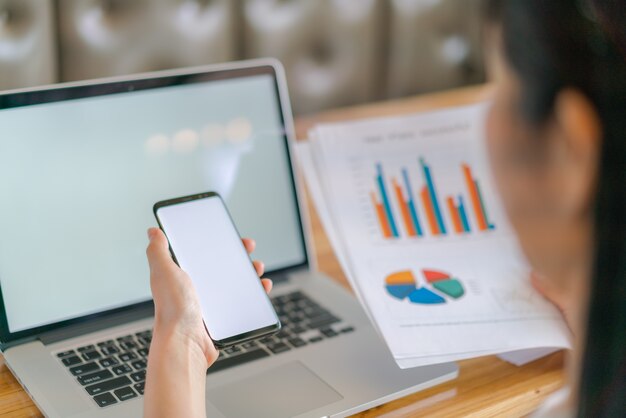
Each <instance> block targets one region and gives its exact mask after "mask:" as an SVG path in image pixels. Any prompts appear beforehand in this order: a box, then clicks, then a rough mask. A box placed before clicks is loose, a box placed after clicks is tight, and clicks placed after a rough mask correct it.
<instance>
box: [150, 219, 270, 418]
mask: <svg viewBox="0 0 626 418" xmlns="http://www.w3.org/2000/svg"><path fill="white" fill-rule="evenodd" d="M148 237H149V239H150V244H149V245H148V249H147V250H146V253H147V255H148V263H149V264H150V287H151V289H152V297H153V299H154V310H155V312H154V330H153V333H152V343H151V344H150V354H149V356H148V369H147V375H146V387H145V396H144V416H145V417H151V418H153V417H179V416H180V417H190V418H191V417H204V416H205V396H204V389H205V383H206V369H207V368H208V367H209V366H210V365H211V364H213V362H214V361H215V360H216V359H217V357H218V351H217V349H216V348H215V346H214V345H213V342H212V341H211V339H210V338H209V335H208V334H207V331H206V329H205V327H204V322H203V320H202V313H201V312H202V311H201V310H200V302H199V301H198V295H197V294H196V291H195V289H194V286H193V283H192V282H191V279H190V278H189V276H188V275H187V273H185V272H184V271H183V270H181V269H180V267H178V265H176V263H175V262H174V260H173V259H172V256H171V254H170V251H169V245H168V242H167V238H166V237H165V235H164V234H163V232H162V231H161V230H160V229H158V228H150V229H149V230H148ZM243 244H244V246H245V247H246V250H247V251H248V253H251V252H252V251H254V247H255V243H254V241H253V240H250V239H244V240H243ZM254 267H255V269H256V271H257V274H258V275H259V276H261V275H263V271H264V266H263V263H261V262H260V261H255V262H254ZM261 281H262V283H263V287H264V288H265V290H266V291H267V292H269V291H270V290H271V289H272V282H271V281H270V280H269V279H261Z"/></svg>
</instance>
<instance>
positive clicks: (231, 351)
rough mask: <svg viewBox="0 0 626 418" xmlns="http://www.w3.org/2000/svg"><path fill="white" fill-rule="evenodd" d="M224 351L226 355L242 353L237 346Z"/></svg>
mask: <svg viewBox="0 0 626 418" xmlns="http://www.w3.org/2000/svg"><path fill="white" fill-rule="evenodd" d="M224 351H225V352H226V354H235V353H240V352H241V348H239V347H237V346H236V345H235V346H233V347H228V348H227V349H225V350H224Z"/></svg>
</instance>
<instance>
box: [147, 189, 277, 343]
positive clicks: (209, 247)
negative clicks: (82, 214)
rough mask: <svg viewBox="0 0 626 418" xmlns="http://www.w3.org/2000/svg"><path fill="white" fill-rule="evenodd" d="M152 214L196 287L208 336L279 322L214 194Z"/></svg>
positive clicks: (218, 336) (230, 334) (221, 336)
mask: <svg viewBox="0 0 626 418" xmlns="http://www.w3.org/2000/svg"><path fill="white" fill-rule="evenodd" d="M157 216H158V217H159V219H160V222H161V225H162V226H163V230H164V231H165V233H166V234H167V238H168V240H169V242H170V245H171V247H172V251H173V252H174V255H176V260H177V261H178V264H179V265H180V267H181V268H182V269H183V270H185V271H186V272H187V274H189V277H191V281H192V282H193V284H194V286H195V288H196V291H197V292H198V298H199V300H200V307H201V308H202V316H203V318H204V323H205V324H206V327H207V330H208V331H209V335H210V336H211V338H213V339H214V340H218V341H219V340H224V339H226V338H229V337H235V336H238V335H241V334H243V333H246V332H250V331H255V330H258V329H262V328H267V327H269V326H271V325H274V324H276V323H278V318H277V317H276V313H275V312H274V308H273V307H272V304H271V302H270V300H269V298H268V297H267V296H266V295H265V290H263V286H261V282H260V281H259V278H258V277H257V275H256V272H255V270H254V267H253V266H252V263H251V262H250V258H249V257H248V255H247V254H246V250H245V248H244V247H243V244H242V243H241V240H240V239H239V236H238V235H237V231H236V230H234V228H233V224H232V222H231V220H230V218H229V216H228V212H227V211H226V209H225V207H224V205H223V204H222V202H221V201H220V199H219V198H218V197H210V198H205V199H198V200H193V201H190V202H185V203H179V204H175V205H171V206H165V207H162V208H160V209H159V210H158V212H157Z"/></svg>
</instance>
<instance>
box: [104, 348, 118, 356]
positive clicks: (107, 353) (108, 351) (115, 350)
mask: <svg viewBox="0 0 626 418" xmlns="http://www.w3.org/2000/svg"><path fill="white" fill-rule="evenodd" d="M100 350H101V351H102V352H103V353H104V355H105V356H110V355H111V354H117V353H119V352H120V349H119V348H117V347H116V346H115V345H106V346H104V347H102V348H101V349H100Z"/></svg>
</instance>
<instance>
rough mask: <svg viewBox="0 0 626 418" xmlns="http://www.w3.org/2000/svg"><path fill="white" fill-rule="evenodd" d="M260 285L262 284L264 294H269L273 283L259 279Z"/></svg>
mask: <svg viewBox="0 0 626 418" xmlns="http://www.w3.org/2000/svg"><path fill="white" fill-rule="evenodd" d="M261 284H263V288H264V289H265V292H266V293H269V292H271V291H272V287H274V283H273V282H272V281H271V280H270V279H261Z"/></svg>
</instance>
